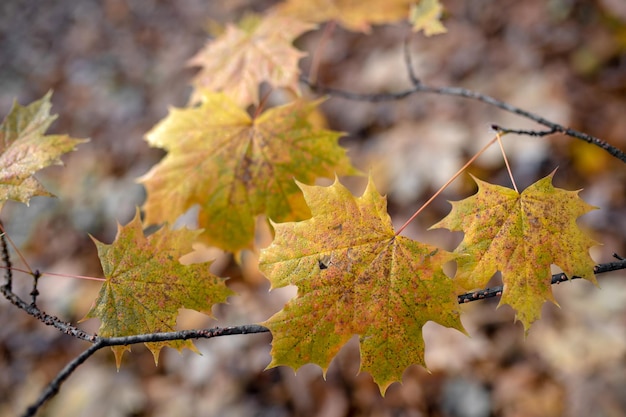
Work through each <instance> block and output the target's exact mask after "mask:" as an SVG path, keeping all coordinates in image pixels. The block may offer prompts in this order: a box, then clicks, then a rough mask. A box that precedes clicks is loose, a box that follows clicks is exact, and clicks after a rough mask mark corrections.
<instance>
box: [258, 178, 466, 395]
mask: <svg viewBox="0 0 626 417" xmlns="http://www.w3.org/2000/svg"><path fill="white" fill-rule="evenodd" d="M300 188H302V191H303V192H304V196H305V199H306V201H307V203H308V205H309V207H310V209H311V212H312V214H313V217H312V218H311V219H309V220H305V221H301V222H296V223H279V224H274V227H275V230H276V238H275V239H274V242H273V243H272V245H271V246H269V247H268V248H266V249H264V250H262V251H261V258H260V268H261V271H262V272H263V273H264V274H265V275H266V276H267V277H268V278H269V280H270V281H271V283H272V287H273V288H277V287H283V286H286V285H289V284H293V285H296V286H297V287H298V296H297V297H296V298H295V299H293V300H291V301H290V302H289V303H287V305H286V306H285V308H284V309H283V310H281V311H280V312H278V313H277V314H275V315H274V316H272V317H271V318H270V319H269V320H268V321H266V322H265V323H263V325H264V326H267V327H268V328H269V329H270V330H271V332H272V336H273V342H272V362H271V364H270V367H273V366H278V365H288V366H291V367H292V368H294V369H296V370H297V369H298V368H299V367H300V366H302V365H304V364H306V363H315V364H317V365H319V366H321V367H322V369H323V370H324V372H326V370H327V369H328V366H329V363H330V361H331V360H332V358H333V357H334V356H335V355H336V354H337V352H338V351H339V349H340V348H341V347H342V346H343V345H344V344H345V343H346V342H347V341H348V340H349V339H350V338H351V337H352V336H353V335H359V336H360V349H361V370H363V371H367V372H369V373H370V374H371V375H372V376H373V378H374V381H376V383H377V384H378V385H379V387H380V390H381V392H382V393H384V392H385V391H386V389H387V387H388V386H389V385H390V384H391V383H392V382H394V381H401V379H402V373H403V372H404V370H405V368H406V367H408V366H409V365H412V364H421V365H424V340H423V338H422V326H423V325H424V324H426V322H427V321H429V320H432V321H435V322H437V323H439V324H441V325H444V326H448V327H453V328H456V329H459V330H461V331H463V327H462V325H461V322H460V320H459V312H458V304H457V297H456V294H457V291H456V288H455V285H454V282H453V280H452V279H450V278H448V277H447V276H446V275H445V274H444V272H443V270H442V269H441V266H442V264H444V263H446V262H447V261H450V260H452V259H453V258H454V255H452V254H451V253H448V252H446V251H444V250H442V249H439V248H436V247H434V246H430V245H426V244H423V243H420V242H416V241H413V240H411V239H408V238H405V237H402V236H396V235H395V234H394V230H393V226H392V224H391V219H390V218H389V215H388V214H387V202H386V199H385V198H384V197H382V196H381V195H380V194H378V192H377V191H376V189H375V187H374V184H373V183H372V181H371V179H370V182H369V184H368V186H367V189H366V190H365V193H364V194H363V196H361V197H359V198H355V197H354V196H353V195H352V194H351V193H350V192H349V191H348V190H347V189H346V188H345V187H344V186H342V185H341V184H340V183H339V182H338V181H335V183H334V184H333V185H332V186H330V187H318V186H305V185H302V184H300Z"/></svg>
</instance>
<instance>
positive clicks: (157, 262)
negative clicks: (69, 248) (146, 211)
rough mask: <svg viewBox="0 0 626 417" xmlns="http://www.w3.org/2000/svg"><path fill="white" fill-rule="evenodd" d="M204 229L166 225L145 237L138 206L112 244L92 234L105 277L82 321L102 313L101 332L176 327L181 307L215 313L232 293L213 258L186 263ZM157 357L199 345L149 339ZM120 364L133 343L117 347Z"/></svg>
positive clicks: (112, 334) (111, 333) (128, 332)
mask: <svg viewBox="0 0 626 417" xmlns="http://www.w3.org/2000/svg"><path fill="white" fill-rule="evenodd" d="M199 233H200V231H192V230H188V229H180V230H175V231H172V230H169V229H168V228H165V227H164V228H161V229H160V230H158V231H157V232H155V233H153V234H152V235H150V236H148V237H145V236H144V233H143V229H142V224H141V219H140V217H139V210H137V212H136V214H135V218H134V219H133V220H132V221H131V222H130V223H128V224H127V225H126V226H120V225H118V228H117V237H116V238H115V241H114V242H113V243H112V244H110V245H107V244H104V243H101V242H99V241H97V240H96V239H93V240H94V242H95V244H96V247H97V248H98V256H99V257H100V262H101V263H102V270H103V272H104V276H105V278H106V281H105V282H104V284H103V285H102V288H101V289H100V294H99V295H98V298H97V299H96V301H95V304H94V306H93V307H92V308H91V310H90V311H89V313H87V315H86V316H85V318H84V319H83V320H86V319H89V318H99V319H100V320H101V321H102V324H101V325H100V329H99V330H98V334H99V335H100V336H102V337H117V336H130V335H137V334H144V333H155V332H169V331H175V330H176V329H175V327H176V317H177V316H178V310H179V309H181V308H188V309H193V310H196V311H199V312H202V313H205V314H207V315H209V316H210V315H211V307H212V306H213V305H214V304H217V303H223V302H226V298H227V297H228V296H230V295H232V294H233V292H232V291H231V290H229V289H228V288H227V287H226V285H225V284H224V280H223V279H221V278H219V277H216V276H215V275H213V274H211V273H210V272H209V266H210V263H202V264H192V265H183V264H181V263H180V262H179V259H180V258H181V256H183V255H185V254H187V253H190V252H191V251H192V247H191V243H192V242H193V241H194V239H195V238H196V237H197V236H198V234H199ZM146 346H147V347H148V348H149V349H150V351H152V354H153V355H154V360H155V362H158V358H159V352H160V351H161V349H162V348H163V347H164V346H169V347H173V348H175V349H178V350H182V349H183V348H188V349H191V350H195V347H194V345H193V343H192V342H191V341H190V340H186V341H182V340H177V341H171V342H156V343H146ZM112 349H113V352H114V353H115V359H116V362H117V366H118V368H119V366H120V363H121V360H122V355H123V354H124V352H125V351H126V350H130V347H129V346H113V347H112Z"/></svg>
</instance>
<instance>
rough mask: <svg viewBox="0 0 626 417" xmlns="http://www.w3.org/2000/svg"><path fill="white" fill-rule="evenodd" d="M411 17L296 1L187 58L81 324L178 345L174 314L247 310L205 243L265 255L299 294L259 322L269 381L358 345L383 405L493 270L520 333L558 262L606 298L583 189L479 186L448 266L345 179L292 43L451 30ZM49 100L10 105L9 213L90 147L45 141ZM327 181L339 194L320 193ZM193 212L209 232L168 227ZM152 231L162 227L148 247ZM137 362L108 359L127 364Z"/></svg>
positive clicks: (2, 181)
mask: <svg viewBox="0 0 626 417" xmlns="http://www.w3.org/2000/svg"><path fill="white" fill-rule="evenodd" d="M413 3H414V1H413V0H410V1H409V0H395V1H386V2H381V1H379V0H367V1H349V0H334V1H332V0H323V1H322V0H316V1H312V0H306V1H304V0H288V1H286V2H283V3H282V4H280V5H279V6H277V7H276V9H275V10H273V11H272V12H271V13H267V14H265V15H250V16H247V17H245V18H244V19H243V20H242V21H241V22H239V24H238V25H235V24H230V25H228V26H227V27H226V28H225V30H224V31H223V32H222V33H221V34H220V35H219V36H217V37H216V38H215V39H214V40H211V41H209V42H208V43H207V45H206V46H205V47H204V48H203V49H202V50H201V51H200V52H199V53H198V54H197V55H196V56H195V57H193V58H192V59H191V60H190V61H189V63H188V64H189V65H191V66H194V67H198V68H199V70H198V73H197V75H196V77H195V78H194V80H193V82H192V83H193V86H194V92H193V94H192V98H191V100H190V103H189V105H188V106H187V107H185V108H175V109H171V110H170V113H169V114H168V115H167V116H166V117H165V118H164V119H163V120H162V121H161V122H159V123H158V124H157V125H156V126H155V127H154V128H153V129H152V130H150V131H149V132H148V133H147V135H146V140H147V142H148V143H149V144H150V145H151V146H153V147H157V148H161V149H163V150H165V151H166V152H167V155H166V156H165V157H164V158H163V159H162V160H161V161H160V162H159V163H158V164H156V165H155V166H154V167H152V169H151V170H150V171H149V172H148V173H146V174H145V175H144V176H142V177H141V178H140V179H139V181H140V182H141V183H142V184H143V185H144V186H145V188H146V190H147V200H146V202H145V204H144V206H143V207H142V210H143V212H144V215H145V218H144V221H143V222H142V221H141V219H140V215H139V211H138V212H137V215H136V216H135V218H134V219H133V220H132V221H131V222H130V223H129V224H128V225H126V226H119V228H118V235H117V237H116V239H115V241H114V242H113V243H111V244H104V243H101V242H98V241H95V239H94V241H95V244H96V246H97V249H98V254H99V257H100V260H101V263H102V267H103V271H104V276H105V279H106V281H105V282H104V284H103V286H102V289H101V291H100V294H99V296H98V298H97V300H95V304H94V306H93V308H92V309H91V311H89V312H88V313H87V315H86V317H85V318H86V319H88V318H98V319H100V320H101V322H102V325H101V328H100V331H99V334H100V335H101V336H103V337H109V336H127V335H133V334H141V333H154V332H164V331H170V330H174V329H175V325H176V317H177V314H178V309H179V308H189V309H194V310H197V311H200V312H203V313H206V314H210V313H211V308H212V306H213V305H215V304H216V303H223V302H226V300H227V298H228V297H229V296H233V297H235V296H236V294H234V293H233V292H232V291H231V290H230V289H228V288H227V286H226V284H225V281H224V279H223V278H219V277H216V276H214V275H212V274H211V273H209V271H208V267H209V265H208V264H193V265H182V264H181V263H180V261H179V259H180V257H181V256H183V255H185V254H186V253H189V252H191V251H192V247H191V244H192V243H193V242H194V241H197V240H200V241H202V242H204V243H208V244H209V245H212V246H215V247H219V248H221V249H223V250H225V251H229V252H233V253H240V252H241V251H244V250H256V251H260V265H259V268H260V270H261V271H262V272H263V274H264V275H265V276H266V277H267V279H268V280H269V281H270V282H271V285H272V288H278V287H283V286H286V285H295V286H296V287H297V289H298V294H297V296H296V297H295V298H294V299H292V300H291V301H289V302H288V303H287V304H286V305H285V306H284V308H283V309H282V310H281V311H279V312H277V313H276V314H274V315H273V316H272V317H270V318H269V319H267V320H266V321H265V322H263V323H262V324H263V325H264V326H266V327H268V328H269V329H270V331H271V333H272V335H273V342H272V358H273V359H272V362H271V364H270V365H269V366H270V367H271V366H279V365H286V366H290V367H292V368H294V369H298V368H300V367H301V366H302V365H304V364H307V363H314V364H317V365H319V366H320V367H321V368H322V369H323V370H324V372H325V371H326V370H327V369H328V366H329V364H330V362H331V360H332V359H333V358H334V356H335V355H336V354H337V352H338V351H339V350H340V349H341V347H342V346H343V345H344V344H345V343H346V342H347V341H348V340H349V339H350V338H352V337H353V336H354V335H358V337H359V340H360V352H361V370H363V371H366V372H368V373H370V374H371V375H372V376H373V378H374V381H375V382H376V383H377V384H378V385H379V387H380V390H381V392H382V393H384V392H385V391H386V389H387V388H388V387H389V385H390V384H392V383H393V382H396V381H401V380H402V374H403V372H404V370H405V369H406V368H407V367H408V366H410V365H412V364H419V365H422V366H425V363H424V340H423V337H422V327H423V326H424V324H425V323H426V322H428V321H434V322H436V323H439V324H441V325H443V326H447V327H450V328H454V329H458V330H459V331H462V332H464V331H465V330H464V329H463V326H462V325H461V321H460V309H459V306H458V303H457V295H458V294H459V293H461V292H463V291H471V290H475V289H479V288H482V287H484V286H485V285H487V283H488V282H489V280H490V279H491V278H492V276H493V275H494V274H495V273H496V272H497V271H500V272H501V273H502V280H503V284H504V291H503V293H502V298H501V303H502V304H509V305H511V306H512V307H513V308H514V309H515V310H516V314H517V319H518V320H519V321H521V322H522V323H523V325H524V328H525V329H528V328H529V327H530V325H531V324H532V323H533V322H534V321H536V320H537V319H539V318H540V310H541V306H542V305H543V303H544V302H545V301H552V302H556V301H555V299H554V297H553V295H552V292H551V284H550V283H551V281H550V280H551V272H550V266H551V265H552V264H555V265H557V266H559V267H560V268H561V269H562V270H563V271H564V272H565V273H566V274H567V275H568V276H570V277H571V276H579V277H583V278H585V279H587V280H589V281H591V282H594V283H595V277H594V270H593V267H594V262H593V260H592V259H591V257H590V256H589V248H590V247H591V246H593V245H595V244H596V242H594V241H593V240H592V239H591V238H590V237H588V236H587V235H586V234H584V233H583V232H582V231H581V230H580V229H579V227H578V226H577V224H576V220H577V219H578V217H580V216H582V215H583V214H585V213H587V212H589V211H590V210H592V209H593V207H591V206H590V205H588V204H586V203H585V202H584V201H582V200H581V199H580V198H579V197H578V192H576V191H566V190H562V189H558V188H555V187H554V186H553V185H552V182H551V181H552V175H551V176H549V177H546V178H543V179H539V180H538V181H537V182H536V183H535V184H533V185H531V186H530V187H528V188H527V189H526V190H524V191H522V192H521V193H519V192H517V191H515V190H512V189H509V188H506V187H503V186H499V185H494V184H489V183H486V182H483V181H480V180H476V182H477V183H478V187H479V189H478V192H477V193H476V194H475V195H473V196H471V197H468V198H466V199H464V200H461V201H457V202H453V203H452V211H451V213H450V214H449V215H448V216H447V217H446V218H444V219H443V220H441V221H440V222H438V223H436V224H435V225H433V226H432V227H433V228H447V229H450V230H454V231H462V232H463V233H464V239H463V241H462V243H461V244H460V245H459V246H458V247H457V248H456V249H454V250H453V251H452V249H451V248H449V249H450V250H451V251H447V250H445V249H444V248H439V247H436V246H433V245H429V244H426V243H422V242H418V241H415V240H412V239H409V238H407V237H404V236H400V235H398V234H397V233H396V231H394V228H393V226H392V223H391V219H390V217H389V215H388V213H387V202H386V198H385V197H384V196H381V195H380V194H379V193H378V191H377V190H376V188H375V185H374V179H373V178H371V177H370V178H369V181H368V185H367V188H366V190H365V192H364V193H363V195H362V196H360V197H355V196H353V195H352V194H351V193H350V191H348V189H347V188H345V187H344V186H343V185H342V184H341V183H340V182H339V180H338V179H337V178H336V176H345V175H361V173H360V171H359V170H357V169H356V168H355V167H353V166H352V165H351V163H350V160H349V158H348V155H347V154H346V151H345V150H344V149H343V148H342V147H340V146H339V144H338V140H339V138H340V137H341V136H342V133H341V132H335V131H332V130H330V129H327V128H325V127H323V124H322V123H320V122H319V117H320V116H319V114H318V110H317V107H318V105H319V104H320V100H319V99H312V98H310V96H311V94H309V92H303V91H302V90H301V88H300V86H299V83H298V79H299V77H300V75H301V71H300V69H299V67H298V61H299V59H300V58H301V57H303V56H304V53H303V52H301V51H299V50H298V49H297V48H296V47H294V46H293V41H294V40H295V39H297V38H298V37H299V36H300V35H301V34H303V33H304V32H306V31H309V30H313V29H314V28H315V27H316V26H315V25H316V24H319V23H323V22H326V21H328V20H334V21H336V22H337V23H338V24H339V25H342V26H344V27H345V28H346V29H348V30H354V31H362V32H368V31H369V30H370V28H371V25H377V24H384V23H394V22H396V21H398V20H403V19H407V18H408V17H409V16H410V19H411V22H412V24H413V29H414V30H415V31H423V32H424V34H425V35H427V36H430V35H433V34H437V33H443V32H445V28H444V27H443V25H442V23H441V21H440V20H439V19H440V17H441V13H442V8H441V5H440V4H439V3H438V2H437V1H436V0H423V1H422V2H420V3H419V4H418V5H417V6H415V5H414V4H413ZM261 86H263V87H264V88H270V89H273V90H280V91H281V92H282V93H283V94H282V97H283V98H284V101H283V102H282V103H280V105H275V106H273V107H272V106H270V105H269V104H267V101H266V97H265V96H264V95H263V94H262V91H264V90H263V89H261ZM49 99H50V95H47V96H45V97H44V98H42V99H41V100H40V101H37V102H35V103H33V104H31V105H29V106H27V107H21V106H19V105H16V106H15V108H14V109H13V111H12V112H11V113H10V114H9V115H8V116H7V118H6V119H5V121H4V122H3V124H2V127H1V130H0V139H1V140H0V146H1V149H0V150H1V151H2V154H1V155H0V205H2V204H3V203H4V202H5V201H6V200H8V199H12V200H17V201H20V202H23V203H28V201H29V199H30V198H31V197H32V196H35V195H49V193H48V192H47V191H46V190H45V189H43V187H42V186H41V184H39V183H38V182H37V180H36V179H34V177H33V176H32V175H33V174H34V173H35V172H36V171H38V170H40V169H42V168H44V167H46V166H48V165H50V164H55V163H58V162H59V157H60V155H62V154H63V153H66V152H69V151H71V150H73V149H74V147H75V146H76V145H77V144H79V143H80V142H81V141H80V140H77V139H72V138H69V137H67V136H63V135H60V136H58V135H45V131H46V129H47V127H48V126H49V124H50V123H51V121H52V120H53V118H52V117H51V116H50V115H49V108H50V102H49ZM322 177H324V178H331V179H332V178H333V177H335V182H334V183H333V184H332V185H330V186H327V187H322V186H318V185H315V184H316V180H318V179H319V178H322ZM196 206H197V207H199V214H198V217H197V224H198V227H199V228H198V230H188V229H180V230H172V229H171V228H170V226H171V225H172V224H173V223H174V222H175V221H176V219H178V218H179V217H180V216H181V215H183V214H184V213H186V212H187V211H188V210H189V209H191V208H193V207H196ZM259 216H262V218H263V219H266V220H267V222H268V223H270V224H271V226H272V228H273V230H274V233H275V236H274V240H273V242H272V244H271V245H270V246H269V247H267V248H259V247H257V246H256V244H255V236H256V232H257V231H256V229H255V227H256V225H257V224H258V219H259ZM149 225H157V226H159V227H160V229H159V230H158V231H157V232H155V233H154V234H152V235H150V236H147V237H146V236H145V235H144V232H143V229H144V227H146V226H149ZM449 262H455V263H456V265H457V271H456V275H455V276H454V277H450V276H448V275H446V273H444V270H443V265H444V264H446V263H449ZM164 346H169V347H174V348H176V349H179V350H180V349H182V348H185V347H187V348H190V349H193V345H192V343H191V342H190V341H174V342H160V343H157V344H154V343H151V344H148V347H149V349H150V350H151V351H152V352H153V354H154V356H155V360H156V359H158V355H159V351H160V350H161V348H162V347H164ZM127 349H128V348H127V347H125V346H117V347H114V348H113V350H114V353H115V356H116V359H117V363H118V366H119V364H120V361H121V357H122V354H123V353H124V352H125V351H126V350H127Z"/></svg>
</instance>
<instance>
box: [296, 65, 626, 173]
mask: <svg viewBox="0 0 626 417" xmlns="http://www.w3.org/2000/svg"><path fill="white" fill-rule="evenodd" d="M300 81H301V82H302V83H304V84H306V85H307V86H309V88H310V89H311V90H313V91H315V92H317V93H319V94H328V95H330V96H332V97H339V98H344V99H347V100H354V101H368V102H372V103H376V102H381V101H395V100H401V99H403V98H406V97H408V96H411V95H413V94H417V93H432V94H439V95H443V96H454V97H463V98H468V99H472V100H477V101H480V102H482V103H485V104H489V105H491V106H494V107H497V108H499V109H501V110H504V111H507V112H509V113H513V114H516V115H518V116H521V117H524V118H526V119H530V120H533V121H535V122H537V123H539V124H541V125H543V126H546V127H548V128H550V131H551V133H563V134H565V135H567V136H570V137H573V138H576V139H580V140H584V141H585V142H587V143H591V144H592V145H596V146H598V147H600V148H602V149H604V150H605V151H607V152H608V153H609V154H611V155H612V156H614V157H615V158H617V159H619V160H621V161H622V162H624V163H626V153H624V152H623V151H622V150H620V149H618V148H616V147H615V146H612V145H609V144H608V143H606V142H605V141H603V140H602V139H599V138H597V137H595V136H591V135H588V134H587V133H583V132H579V131H577V130H574V129H571V128H568V127H564V126H561V125H560V124H558V123H554V122H552V121H550V120H548V119H545V118H543V117H541V116H539V115H538V114H535V113H531V112H529V111H526V110H523V109H521V108H519V107H516V106H513V105H511V104H509V103H507V102H504V101H501V100H498V99H495V98H493V97H491V96H488V95H486V94H482V93H478V92H476V91H472V90H468V89H466V88H461V87H433V86H429V85H425V84H423V83H421V82H420V84H418V85H414V86H413V87H412V88H410V89H408V90H404V91H399V92H397V93H378V94H359V93H353V92H350V91H345V90H340V89H337V88H330V87H325V86H322V85H321V84H319V83H313V82H311V81H309V80H308V79H307V78H306V77H305V76H301V77H300ZM525 132H526V131H523V130H518V131H513V130H510V132H509V133H520V134H524V133H525ZM503 133H504V131H503ZM547 134H548V133H543V132H542V133H535V134H532V135H533V136H546V135H547Z"/></svg>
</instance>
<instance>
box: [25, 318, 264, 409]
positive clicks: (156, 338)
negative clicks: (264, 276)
mask: <svg viewBox="0 0 626 417" xmlns="http://www.w3.org/2000/svg"><path fill="white" fill-rule="evenodd" d="M268 332H269V329H268V328H267V327H263V326H260V325H258V324H246V325H243V326H233V327H215V328H212V329H201V330H182V331H179V332H168V333H151V334H142V335H136V336H126V337H109V338H100V337H98V338H97V340H96V341H95V342H94V344H93V345H91V346H90V347H89V348H88V349H87V350H85V351H84V352H83V353H81V354H80V355H78V356H77V357H75V358H74V359H72V361H70V363H68V364H67V365H66V366H65V367H64V368H63V369H62V370H61V371H60V372H59V373H58V374H57V376H56V377H55V378H54V379H53V380H52V381H50V383H49V384H48V385H47V386H46V388H45V389H44V390H43V392H42V393H41V394H40V395H39V398H37V401H35V403H33V404H32V405H31V406H29V407H28V408H27V409H26V411H25V412H24V414H22V415H23V416H24V417H32V416H34V415H35V414H36V413H37V411H38V410H39V409H40V408H41V407H42V406H43V405H44V404H45V403H46V402H47V401H48V400H50V399H51V398H52V397H54V396H55V395H56V394H57V393H58V392H59V389H60V388H61V385H62V384H63V383H64V382H65V380H66V379H67V378H69V376H70V375H71V374H72V373H73V372H74V371H75V370H76V368H78V367H79V366H80V365H81V364H83V363H84V362H85V361H86V360H87V359H89V358H90V357H91V356H92V355H93V354H94V353H96V352H97V351H98V350H100V349H102V348H104V347H107V346H124V345H133V344H137V343H149V342H166V341H171V340H187V339H210V338H213V337H218V336H232V335H237V334H252V333H268Z"/></svg>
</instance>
